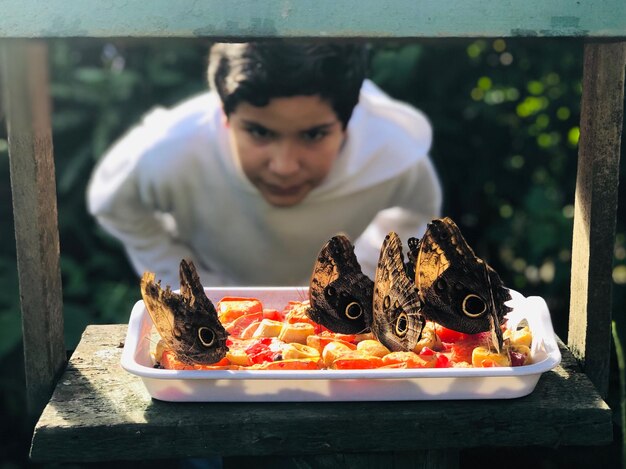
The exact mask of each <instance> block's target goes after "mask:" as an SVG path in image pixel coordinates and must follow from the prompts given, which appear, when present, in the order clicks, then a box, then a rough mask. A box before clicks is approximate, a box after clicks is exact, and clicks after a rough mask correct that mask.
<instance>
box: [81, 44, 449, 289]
mask: <svg viewBox="0 0 626 469" xmlns="http://www.w3.org/2000/svg"><path fill="white" fill-rule="evenodd" d="M365 69H366V60H365V53H364V48H363V47H362V46H359V45H354V44H329V43H318V44H315V43H312V44H311V43H301V42H291V43H290V42H265V43H264V42H260V43H245V44H216V45H215V46H213V47H212V49H211V54H210V62H209V81H210V83H211V87H212V89H213V90H212V91H210V92H207V93H204V94H202V95H200V96H197V97H194V98H191V99H189V100H187V101H185V102H183V103H181V104H180V105H178V106H176V107H174V108H173V109H171V110H163V109H158V110H156V111H153V112H152V113H150V114H148V115H147V117H145V118H144V120H143V122H142V123H141V124H140V125H139V126H138V127H136V128H135V129H133V130H132V131H131V132H130V133H128V134H127V135H126V136H124V137H123V138H122V139H121V140H120V141H118V142H117V143H116V144H115V145H114V146H113V147H112V148H111V149H110V150H109V151H108V153H107V154H106V155H105V156H104V157H103V159H102V161H101V163H100V164H99V166H98V167H97V168H96V170H95V172H94V174H93V177H92V180H91V182H90V186H89V189H88V206H89V210H90V212H91V213H92V214H93V215H94V216H95V217H96V218H97V219H98V221H99V223H100V224H101V225H102V226H103V227H104V228H105V229H106V230H107V231H108V232H109V233H111V234H112V235H113V236H115V237H117V238H118V239H119V240H120V241H121V242H122V243H123V244H124V246H125V248H126V252H127V254H128V256H129V258H130V260H131V262H132V264H133V266H134V268H135V270H136V271H137V273H138V274H141V273H143V272H144V271H145V270H150V271H153V272H155V274H156V277H157V279H161V280H162V282H163V284H164V285H165V284H167V285H171V286H173V287H174V288H177V287H178V285H179V281H178V265H179V263H180V260H181V259H182V258H188V259H191V260H193V262H194V263H195V264H196V266H197V268H198V272H199V274H200V278H201V281H202V283H203V285H205V286H226V285H250V286H262V285H285V286H287V285H296V286H302V285H308V283H309V278H310V275H311V271H312V268H313V264H314V262H315V259H316V257H317V254H318V252H319V250H320V248H321V247H322V245H323V244H324V243H326V241H328V239H330V238H331V237H332V236H333V235H335V234H337V233H339V232H342V233H344V234H346V235H347V236H348V237H349V238H350V239H351V240H352V241H353V242H354V243H355V246H356V248H355V249H356V251H355V252H356V255H357V257H358V259H359V262H360V263H361V266H362V268H363V271H364V273H366V274H367V275H369V276H370V277H372V278H373V275H374V271H375V268H376V263H377V261H378V255H379V250H380V246H381V244H382V241H383V239H384V237H385V235H386V234H387V233H388V232H389V231H392V230H393V231H396V232H397V233H398V234H399V235H400V237H401V239H403V240H406V239H407V238H408V237H409V236H421V235H422V234H423V232H424V230H425V227H426V223H427V222H429V221H430V220H431V219H433V218H436V217H438V216H439V210H440V205H441V189H440V185H439V182H438V179H437V176H436V173H435V170H434V168H433V166H432V164H431V162H430V160H429V158H428V151H429V148H430V144H431V136H432V131H431V128H430V125H429V124H428V122H427V120H426V118H425V117H424V116H423V115H422V114H421V113H419V112H418V111H417V110H415V109H413V108H411V107H409V106H408V105H405V104H401V103H399V102H397V101H394V100H392V99H390V98H389V97H388V96H386V95H385V94H384V93H383V92H382V91H380V90H379V89H378V88H377V87H376V86H375V85H374V84H373V83H371V82H370V81H368V80H365Z"/></svg>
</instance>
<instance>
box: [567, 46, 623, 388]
mask: <svg viewBox="0 0 626 469" xmlns="http://www.w3.org/2000/svg"><path fill="white" fill-rule="evenodd" d="M625 66H626V42H588V43H587V44H586V45H585V55H584V70H583V95H582V106H581V122H580V142H579V152H578V174H577V178H576V197H575V214H574V238H573V248H572V280H571V294H570V295H571V297H570V317H569V335H568V346H569V347H570V349H571V350H572V352H573V353H574V355H575V356H576V357H577V358H578V359H579V360H580V362H581V364H582V365H583V368H584V370H585V372H586V373H587V375H588V376H589V378H590V379H591V381H592V382H593V383H594V384H595V385H596V387H597V389H598V391H599V392H600V394H601V395H602V396H605V397H606V394H607V392H608V385H609V359H610V350H611V290H612V288H611V287H612V281H611V278H612V276H611V269H612V263H613V249H614V243H615V219H616V213H617V187H618V179H619V156H620V139H621V133H622V125H623V119H624V67H625Z"/></svg>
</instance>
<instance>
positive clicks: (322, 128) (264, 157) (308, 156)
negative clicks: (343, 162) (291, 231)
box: [228, 96, 345, 207]
mask: <svg viewBox="0 0 626 469" xmlns="http://www.w3.org/2000/svg"><path fill="white" fill-rule="evenodd" d="M228 126H229V134H230V140H231V145H232V148H233V151H234V153H235V155H236V157H237V158H238V159H239V162H240V164H241V167H242V169H243V172H244V173H245V175H246V177H247V178H248V179H249V180H250V182H252V184H253V185H254V186H255V187H256V188H257V189H258V190H259V191H260V192H261V195H262V196H263V197H264V198H265V200H267V202H269V203H270V204H272V205H275V206H278V207H289V206H292V205H295V204H297V203H299V202H301V201H302V200H303V199H304V198H305V197H306V196H307V194H308V193H309V192H311V190H312V189H314V188H315V187H317V186H319V185H320V184H321V182H322V181H323V180H324V178H325V177H326V176H327V175H328V173H329V172H330V170H331V167H332V165H333V162H334V161H335V159H336V158H337V155H338V154H339V149H340V148H341V144H342V143H343V139H344V137H345V132H344V131H343V128H342V124H341V121H340V120H339V118H338V117H337V115H336V114H335V111H334V110H333V109H332V107H331V105H330V104H329V103H328V102H326V101H323V100H321V99H320V97H319V96H294V97H288V98H274V99H272V100H270V102H269V104H268V105H267V106H263V107H257V106H253V105H251V104H249V103H241V104H239V105H238V106H237V108H236V109H235V110H234V111H233V112H232V113H231V114H230V116H229V117H228Z"/></svg>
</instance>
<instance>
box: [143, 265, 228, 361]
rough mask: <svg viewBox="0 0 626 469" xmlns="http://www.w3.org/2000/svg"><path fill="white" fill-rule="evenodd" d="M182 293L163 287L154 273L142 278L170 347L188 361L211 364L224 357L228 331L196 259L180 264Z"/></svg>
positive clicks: (146, 299)
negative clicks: (209, 295)
mask: <svg viewBox="0 0 626 469" xmlns="http://www.w3.org/2000/svg"><path fill="white" fill-rule="evenodd" d="M180 281H181V289H180V294H178V293H174V292H172V290H171V289H170V287H169V286H167V287H166V288H165V289H162V288H161V284H160V282H155V275H154V273H152V272H145V273H144V274H143V276H142V278H141V296H142V298H143V301H144V303H145V305H146V309H147V310H148V313H149V314H150V317H151V318H152V322H153V323H154V325H155V327H156V328H157V330H158V331H159V334H160V335H161V337H162V338H163V340H164V341H165V342H166V344H167V346H168V348H169V349H170V350H172V352H174V353H175V354H176V357H177V358H178V359H179V360H180V361H181V362H183V363H186V364H193V363H199V364H210V363H215V362H217V361H219V360H220V359H222V358H224V356H225V355H226V352H227V351H228V347H227V346H226V339H227V337H228V333H227V332H226V330H225V329H224V326H222V324H221V323H220V321H219V319H218V317H217V310H216V309H215V306H213V303H212V302H211V300H209V298H208V297H207V296H206V294H205V293H204V288H203V287H202V284H201V283H200V278H199V277H198V274H197V272H196V268H195V266H194V264H193V263H192V262H187V261H185V260H182V261H181V263H180Z"/></svg>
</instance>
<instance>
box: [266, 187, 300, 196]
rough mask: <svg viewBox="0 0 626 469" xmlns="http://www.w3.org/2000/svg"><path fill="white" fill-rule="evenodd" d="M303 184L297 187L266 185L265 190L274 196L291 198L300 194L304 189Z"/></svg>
mask: <svg viewBox="0 0 626 469" xmlns="http://www.w3.org/2000/svg"><path fill="white" fill-rule="evenodd" d="M303 186H304V185H303V184H298V185H295V186H287V187H282V186H275V185H273V184H264V187H265V190H266V191H267V192H269V193H271V194H272V195H276V196H279V197H289V196H293V195H297V194H299V193H300V192H301V191H302V189H303Z"/></svg>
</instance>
